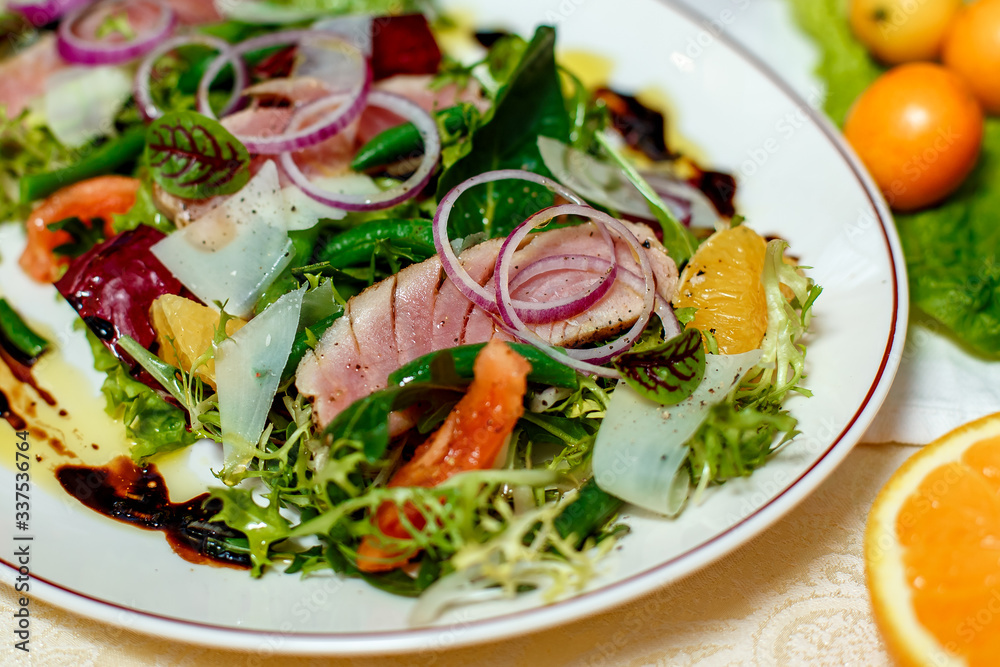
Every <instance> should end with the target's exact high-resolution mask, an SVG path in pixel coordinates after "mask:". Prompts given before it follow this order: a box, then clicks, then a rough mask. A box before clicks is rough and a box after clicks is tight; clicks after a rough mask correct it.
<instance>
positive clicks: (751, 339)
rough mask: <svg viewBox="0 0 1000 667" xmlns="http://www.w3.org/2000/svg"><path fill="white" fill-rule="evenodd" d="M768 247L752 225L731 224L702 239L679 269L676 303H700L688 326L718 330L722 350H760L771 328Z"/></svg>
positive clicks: (715, 333) (681, 305)
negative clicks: (765, 274)
mask: <svg viewBox="0 0 1000 667" xmlns="http://www.w3.org/2000/svg"><path fill="white" fill-rule="evenodd" d="M766 249H767V242H766V241H764V239H763V238H761V236H760V235H759V234H757V233H756V232H755V231H753V230H752V229H750V228H749V227H746V226H743V225H741V226H739V227H732V228H730V229H726V230H723V231H720V232H716V233H715V234H713V235H712V236H710V237H709V239H708V240H707V241H705V242H704V243H702V244H701V246H699V247H698V250H697V251H696V252H695V254H694V256H693V257H692V258H691V260H690V261H689V262H688V264H687V266H685V267H684V271H682V272H681V277H680V285H679V286H678V288H677V293H676V294H675V295H674V299H673V305H674V307H675V308H692V307H693V308H697V309H698V311H697V313H696V314H695V316H694V319H693V320H692V321H691V322H690V323H689V324H688V326H689V327H694V328H696V329H698V330H700V331H704V332H708V333H711V334H712V335H713V336H715V340H716V341H717V342H718V345H719V352H721V353H723V354H739V353H741V352H748V351H750V350H756V349H757V348H758V347H760V342H761V340H762V339H763V338H764V332H766V331H767V303H766V301H765V298H764V287H763V286H762V285H761V282H760V276H761V273H762V272H763V270H764V254H765V251H766Z"/></svg>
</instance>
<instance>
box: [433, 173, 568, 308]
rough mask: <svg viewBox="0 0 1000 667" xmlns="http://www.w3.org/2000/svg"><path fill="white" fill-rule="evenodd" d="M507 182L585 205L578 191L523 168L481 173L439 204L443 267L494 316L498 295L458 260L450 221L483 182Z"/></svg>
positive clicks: (437, 234)
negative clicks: (469, 192)
mask: <svg viewBox="0 0 1000 667" xmlns="http://www.w3.org/2000/svg"><path fill="white" fill-rule="evenodd" d="M505 180H521V181H529V182H531V183H536V184H538V185H544V186H545V187H547V188H548V189H549V190H551V191H552V192H554V193H556V194H558V195H560V196H562V197H564V198H565V199H567V200H568V201H571V202H573V203H574V204H580V205H583V203H584V202H583V200H582V199H580V197H579V196H577V194H576V193H575V192H573V191H572V190H570V189H569V188H567V187H565V186H563V185H561V184H559V183H557V182H556V181H553V180H552V179H551V178H546V177H545V176H541V175H539V174H535V173H533V172H530V171H524V170H522V169H499V170H496V171H487V172H484V173H482V174H478V175H476V176H473V177H472V178H470V179H468V180H465V181H462V182H461V183H459V184H458V185H456V186H455V187H454V188H452V189H451V191H449V192H448V194H446V195H445V196H444V198H443V199H442V200H441V201H440V203H439V204H438V207H437V212H436V213H435V214H434V222H433V223H432V231H433V234H434V247H435V248H436V249H437V252H438V257H440V258H441V265H442V267H444V272H445V273H446V274H447V275H448V278H449V279H451V281H452V282H453V283H454V284H455V287H457V288H458V291H459V292H461V293H462V294H464V295H465V297H466V298H467V299H469V301H471V302H472V303H474V304H475V305H477V306H479V307H480V308H482V309H483V310H485V311H487V312H489V313H494V314H495V313H497V312H498V309H497V304H496V295H495V294H494V293H493V290H490V289H487V288H486V287H483V286H482V285H480V284H479V283H478V282H477V281H475V280H473V279H472V276H470V275H469V273H468V271H466V270H465V269H464V268H462V264H461V263H460V262H459V261H458V255H456V254H455V249H454V248H452V246H451V239H449V238H448V218H449V217H450V216H451V210H452V209H453V208H454V207H455V202H456V201H458V198H459V197H461V196H462V193H463V192H465V191H466V190H468V189H470V188H474V187H476V186H477V185H482V184H483V183H491V182H493V181H505Z"/></svg>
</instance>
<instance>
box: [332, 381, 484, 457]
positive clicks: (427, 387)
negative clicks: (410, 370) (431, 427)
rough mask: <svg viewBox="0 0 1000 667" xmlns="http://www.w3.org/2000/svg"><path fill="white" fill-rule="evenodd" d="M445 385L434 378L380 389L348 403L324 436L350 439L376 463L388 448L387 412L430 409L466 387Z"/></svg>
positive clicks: (448, 399) (463, 383)
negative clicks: (422, 405) (421, 406)
mask: <svg viewBox="0 0 1000 667" xmlns="http://www.w3.org/2000/svg"><path fill="white" fill-rule="evenodd" d="M457 382H459V383H460V384H459V383H456V384H451V385H445V384H441V383H439V382H438V381H437V378H435V380H434V381H432V382H413V383H410V384H408V385H405V386H403V387H389V388H388V389H381V390H379V391H376V392H374V393H372V394H369V395H368V396H365V397H364V398H360V399H358V400H357V401H355V402H354V403H352V404H351V405H350V406H349V407H348V408H347V409H346V410H344V411H343V412H341V413H340V414H339V415H337V416H336V417H335V418H334V420H333V421H332V422H330V424H329V425H328V426H327V427H326V430H325V431H324V433H325V434H326V435H327V436H329V437H332V438H333V439H334V440H335V441H336V440H341V439H343V440H353V441H355V442H361V443H363V445H364V452H365V457H367V459H368V460H369V461H377V460H378V459H379V458H380V457H381V456H382V455H383V454H384V453H385V450H386V448H387V447H388V446H389V413H391V412H392V411H393V410H402V409H403V408H407V407H409V406H411V405H414V404H416V403H421V402H425V403H428V404H430V405H431V406H434V405H437V404H440V403H442V402H449V401H453V400H454V398H455V395H456V392H461V391H462V389H463V388H464V387H465V385H466V384H467V383H466V382H465V381H464V380H461V379H458V381H457Z"/></svg>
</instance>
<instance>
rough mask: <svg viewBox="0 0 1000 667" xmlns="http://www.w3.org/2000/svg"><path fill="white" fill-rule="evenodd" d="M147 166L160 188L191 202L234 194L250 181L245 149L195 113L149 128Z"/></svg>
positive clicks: (171, 116) (179, 114)
mask: <svg viewBox="0 0 1000 667" xmlns="http://www.w3.org/2000/svg"><path fill="white" fill-rule="evenodd" d="M146 162H147V164H149V168H150V173H151V175H152V177H153V180H154V181H156V183H157V184H158V185H159V186H160V187H162V188H163V189H164V190H166V191H167V192H169V193H170V194H172V195H176V196H178V197H185V198H187V199H205V198H207V197H213V196H216V195H225V194H232V193H234V192H236V191H237V190H239V189H240V188H242V187H243V186H244V185H245V184H246V182H247V180H249V178H250V154H249V153H248V152H247V149H246V147H245V146H244V145H243V144H242V143H240V141H239V140H238V139H237V138H236V137H234V136H233V135H232V134H230V133H229V131H228V130H227V129H226V128H224V127H222V125H221V124H220V123H218V122H217V121H214V120H212V119H211V118H208V117H206V116H203V115H201V114H200V113H197V112H195V111H173V112H170V113H167V114H164V115H163V116H162V117H160V118H158V119H157V120H155V121H154V122H153V124H152V125H150V126H149V130H147V134H146Z"/></svg>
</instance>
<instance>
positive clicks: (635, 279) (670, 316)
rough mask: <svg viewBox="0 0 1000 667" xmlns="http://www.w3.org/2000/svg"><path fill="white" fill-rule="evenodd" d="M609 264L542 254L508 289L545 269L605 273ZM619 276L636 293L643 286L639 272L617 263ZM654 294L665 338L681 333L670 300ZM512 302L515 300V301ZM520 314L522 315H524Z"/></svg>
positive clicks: (596, 259) (583, 257)
mask: <svg viewBox="0 0 1000 667" xmlns="http://www.w3.org/2000/svg"><path fill="white" fill-rule="evenodd" d="M570 261H571V262H573V263H574V265H573V266H566V265H565V262H570ZM611 266H612V264H611V262H609V261H608V260H606V259H604V258H603V257H594V256H593V255H552V256H550V257H543V258H541V259H539V260H536V261H534V262H532V263H531V264H529V265H528V266H526V267H524V268H523V269H521V270H520V271H518V273H517V275H516V276H514V278H513V279H512V280H511V281H510V291H511V293H512V294H513V293H514V292H515V291H516V290H517V288H518V287H520V286H521V285H523V284H524V283H526V282H527V281H528V280H530V279H531V278H534V277H535V276H538V275H541V274H543V273H546V272H548V271H559V270H569V271H587V272H590V273H604V272H607V271H609V270H611ZM618 279H620V280H621V281H622V282H623V283H625V284H626V285H628V286H629V287H631V288H632V289H633V290H635V292H636V293H637V294H638V293H639V292H642V291H643V289H645V285H644V284H643V281H642V277H641V276H639V274H637V273H634V272H632V271H630V270H629V269H626V268H622V267H621V266H619V267H618ZM654 298H655V299H656V306H655V307H654V308H653V313H655V314H656V316H657V317H659V318H660V322H661V323H662V324H663V338H664V340H669V339H671V338H673V337H674V336H677V335H679V334H680V333H681V323H680V322H678V321H677V315H676V314H674V309H673V307H671V305H670V302H669V301H667V300H666V299H664V298H663V297H662V296H660V293H659V292H656V294H655V297H654ZM514 303H517V301H515V302H514ZM518 314H520V313H518ZM521 317H522V319H524V316H523V315H522V316H521ZM524 321H525V322H530V321H531V320H528V319H525V320H524Z"/></svg>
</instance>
